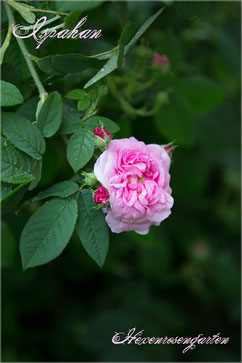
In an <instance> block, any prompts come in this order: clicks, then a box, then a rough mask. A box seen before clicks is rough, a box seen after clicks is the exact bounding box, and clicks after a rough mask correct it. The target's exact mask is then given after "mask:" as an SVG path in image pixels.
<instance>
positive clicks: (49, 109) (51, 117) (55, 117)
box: [37, 91, 63, 137]
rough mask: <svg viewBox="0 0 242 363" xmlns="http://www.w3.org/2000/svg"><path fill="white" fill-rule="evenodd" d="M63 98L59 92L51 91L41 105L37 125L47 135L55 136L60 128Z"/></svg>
mask: <svg viewBox="0 0 242 363" xmlns="http://www.w3.org/2000/svg"><path fill="white" fill-rule="evenodd" d="M62 111H63V105H62V98H61V95H60V94H59V92H57V91H55V92H53V93H50V94H49V95H48V97H47V98H46V100H45V101H44V103H43V105H42V106H41V108H40V110H39V113H38V117H37V126H38V128H39V129H40V130H41V131H43V134H44V136H45V137H51V136H53V135H54V134H55V133H56V132H57V131H58V130H59V128H60V125H61V121H62Z"/></svg>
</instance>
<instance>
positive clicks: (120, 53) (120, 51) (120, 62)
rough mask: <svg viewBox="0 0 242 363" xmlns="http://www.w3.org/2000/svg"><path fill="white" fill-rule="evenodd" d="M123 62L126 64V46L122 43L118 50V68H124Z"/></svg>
mask: <svg viewBox="0 0 242 363" xmlns="http://www.w3.org/2000/svg"><path fill="white" fill-rule="evenodd" d="M123 62H124V45H123V44H121V43H120V44H119V48H118V60H117V66H118V67H122V65H123Z"/></svg>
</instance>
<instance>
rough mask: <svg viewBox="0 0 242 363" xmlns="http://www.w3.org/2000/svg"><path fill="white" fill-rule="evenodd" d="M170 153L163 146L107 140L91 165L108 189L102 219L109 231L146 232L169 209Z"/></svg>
mask: <svg viewBox="0 0 242 363" xmlns="http://www.w3.org/2000/svg"><path fill="white" fill-rule="evenodd" d="M169 168H170V157H169V156H168V154H167V152H166V151H165V149H164V147H161V146H159V145H155V144H150V145H146V144H145V143H143V142H140V141H138V140H136V139H135V138H134V137H130V138H129V139H120V140H111V141H110V143H109V144H108V147H107V149H106V150H105V151H104V152H103V153H102V154H101V155H100V157H99V158H98V159H97V161H96V163H95V166H94V174H95V175H96V178H97V179H98V180H99V182H100V183H101V184H102V185H103V186H104V187H105V188H106V189H107V190H108V192H109V195H110V198H109V202H110V208H111V209H109V208H105V209H104V212H105V213H107V216H106V222H107V224H108V225H109V227H110V228H111V230H112V232H114V233H120V232H123V231H133V230H134V231H136V232H137V233H139V234H147V233H148V232H149V228H150V226H151V225H156V226H158V225H159V224H160V223H161V222H162V221H163V220H164V219H165V218H167V217H168V216H169V215H170V213H171V207H172V205H173V198H172V197H171V188H170V186H169V181H170V174H169Z"/></svg>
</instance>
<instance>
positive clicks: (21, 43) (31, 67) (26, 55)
mask: <svg viewBox="0 0 242 363" xmlns="http://www.w3.org/2000/svg"><path fill="white" fill-rule="evenodd" d="M4 5H5V8H6V12H7V16H8V20H9V24H10V25H11V26H12V27H14V26H15V25H16V22H15V19H14V16H13V13H12V10H11V8H10V6H9V5H8V4H6V3H4ZM16 40H17V42H18V45H19V48H20V50H21V52H22V54H23V57H24V59H25V61H26V63H27V66H28V68H29V71H30V74H31V76H32V77H33V80H34V82H35V84H36V87H37V88H38V91H39V97H40V99H41V101H44V100H45V98H46V97H47V95H48V93H47V92H46V90H45V88H44V86H43V85H42V83H41V80H40V78H39V75H38V73H37V72H36V70H35V67H34V64H33V62H32V60H31V58H30V55H29V52H28V49H27V48H26V45H25V44H24V41H23V40H22V39H21V38H16Z"/></svg>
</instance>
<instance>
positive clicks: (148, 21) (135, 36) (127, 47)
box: [125, 7, 165, 54]
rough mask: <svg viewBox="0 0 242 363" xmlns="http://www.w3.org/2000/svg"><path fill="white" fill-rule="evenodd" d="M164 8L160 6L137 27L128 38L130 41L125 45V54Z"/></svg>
mask: <svg viewBox="0 0 242 363" xmlns="http://www.w3.org/2000/svg"><path fill="white" fill-rule="evenodd" d="M164 9H165V8H164V7H163V8H161V9H160V10H158V11H157V12H156V13H155V14H154V15H152V16H151V17H150V18H149V19H147V20H146V22H145V23H144V24H143V25H142V26H141V27H140V28H139V30H138V31H137V33H136V34H135V35H134V37H133V38H132V39H131V40H130V42H129V43H128V44H127V46H126V47H125V54H126V53H127V52H129V50H130V48H131V47H133V46H134V45H135V44H136V43H137V41H138V40H139V38H140V37H142V35H143V34H144V32H145V31H146V30H147V29H148V28H149V27H150V26H151V24H152V23H153V22H154V21H155V20H156V19H157V18H158V16H159V15H160V14H161V13H162V11H163V10H164Z"/></svg>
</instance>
